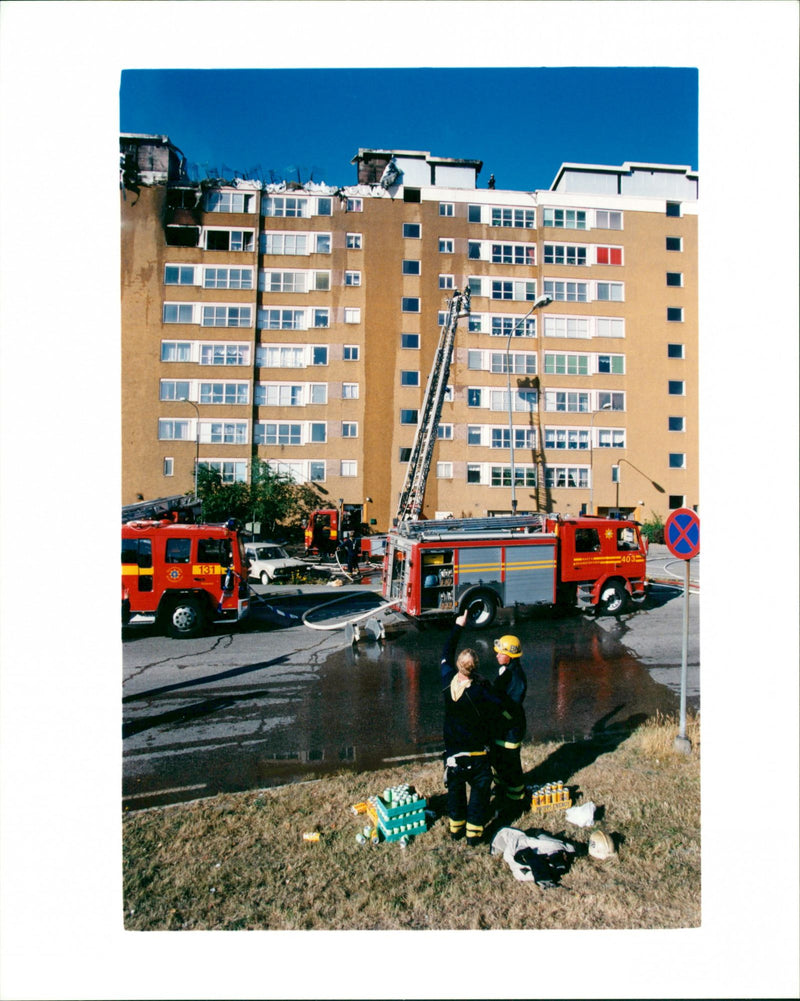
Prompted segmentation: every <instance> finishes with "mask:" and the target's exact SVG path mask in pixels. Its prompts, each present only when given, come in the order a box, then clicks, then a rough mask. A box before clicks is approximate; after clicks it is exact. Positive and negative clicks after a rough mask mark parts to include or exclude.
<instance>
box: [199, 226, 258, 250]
mask: <svg viewBox="0 0 800 1001" xmlns="http://www.w3.org/2000/svg"><path fill="white" fill-rule="evenodd" d="M210 233H227V234H228V246H227V247H209V245H208V236H209V234H210ZM234 234H236V236H237V238H236V239H234ZM248 237H249V238H250V239H249V241H248V239H247V238H248ZM239 243H240V244H241V246H234V244H239ZM201 245H202V248H203V250H205V251H207V252H208V253H211V254H214V253H229V254H252V253H253V252H254V251H255V247H256V231H255V230H254V229H242V228H236V227H231V226H204V227H203V234H202V240H201Z"/></svg>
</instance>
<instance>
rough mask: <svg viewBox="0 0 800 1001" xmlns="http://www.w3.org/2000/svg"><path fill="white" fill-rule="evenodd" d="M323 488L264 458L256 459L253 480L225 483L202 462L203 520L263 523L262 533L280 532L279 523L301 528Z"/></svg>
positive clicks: (199, 489) (199, 481)
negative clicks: (310, 483)
mask: <svg viewBox="0 0 800 1001" xmlns="http://www.w3.org/2000/svg"><path fill="white" fill-rule="evenodd" d="M318 491H319V488H317V487H315V486H313V485H308V484H303V483H295V481H294V480H293V479H292V477H291V476H289V475H287V474H286V473H281V472H279V471H278V470H276V469H274V468H273V467H272V466H270V465H269V464H268V463H266V462H263V461H262V460H260V459H253V463H252V475H251V481H250V483H223V482H222V476H221V475H220V474H219V473H218V472H216V471H215V470H213V469H209V468H208V467H207V466H203V465H201V466H200V468H199V469H198V473H197V493H198V495H199V496H200V499H201V501H202V503H203V519H204V520H205V521H209V522H217V521H227V519H228V518H236V519H237V521H240V522H242V523H245V522H249V521H253V522H261V533H262V535H267V536H274V535H276V534H278V526H284V527H289V528H292V527H299V526H300V525H302V524H304V523H305V522H306V521H307V519H308V515H309V513H310V512H311V511H313V510H314V508H316V507H319V504H320V496H319V492H318Z"/></svg>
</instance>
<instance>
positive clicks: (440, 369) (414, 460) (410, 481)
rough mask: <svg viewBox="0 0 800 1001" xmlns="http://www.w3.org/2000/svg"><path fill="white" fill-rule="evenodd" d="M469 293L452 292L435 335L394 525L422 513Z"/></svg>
mask: <svg viewBox="0 0 800 1001" xmlns="http://www.w3.org/2000/svg"><path fill="white" fill-rule="evenodd" d="M469 310H470V292H469V288H465V289H464V291H463V292H456V293H455V294H454V295H453V298H452V299H451V300H450V309H449V312H448V314H447V320H446V322H445V324H444V326H443V327H442V330H441V333H440V335H439V346H438V347H437V348H436V355H435V356H434V362H433V366H432V368H431V372H430V375H429V376H428V382H427V384H426V386H425V398H424V399H423V401H422V411H421V414H420V421H419V424H418V425H417V433H416V435H415V437H414V446H413V448H412V449H411V458H410V460H409V463H408V469H407V470H406V478H405V483H404V484H403V490H402V493H401V494H400V500H399V502H398V505H397V516H396V518H397V521H398V522H403V521H416V519H417V518H419V516H420V513H421V511H422V502H423V500H424V498H425V483H426V481H427V479H428V470H429V469H430V465H431V459H432V458H433V448H434V445H435V444H436V435H437V432H438V430H439V420H440V418H441V414H442V403H443V402H444V394H445V392H446V390H447V379H448V376H449V375H450V360H451V358H452V356H453V343H454V341H455V336H456V328H457V326H458V321H459V319H461V318H462V317H465V316H469Z"/></svg>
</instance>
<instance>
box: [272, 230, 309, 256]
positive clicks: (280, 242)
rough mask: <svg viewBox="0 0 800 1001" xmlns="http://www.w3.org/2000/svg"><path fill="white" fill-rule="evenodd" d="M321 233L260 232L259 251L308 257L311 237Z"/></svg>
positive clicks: (275, 254)
mask: <svg viewBox="0 0 800 1001" xmlns="http://www.w3.org/2000/svg"><path fill="white" fill-rule="evenodd" d="M318 235H321V234H317V233H301V232H291V231H284V230H267V231H266V232H264V233H262V234H261V253H262V254H269V255H274V256H276V257H308V256H309V255H310V253H311V250H310V246H311V238H312V237H315V236H318Z"/></svg>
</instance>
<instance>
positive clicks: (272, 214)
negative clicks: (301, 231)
mask: <svg viewBox="0 0 800 1001" xmlns="http://www.w3.org/2000/svg"><path fill="white" fill-rule="evenodd" d="M261 214H262V215H264V216H267V217H269V218H272V219H309V218H310V217H311V199H309V198H304V197H299V196H297V195H265V196H264V197H263V198H262V200H261Z"/></svg>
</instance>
